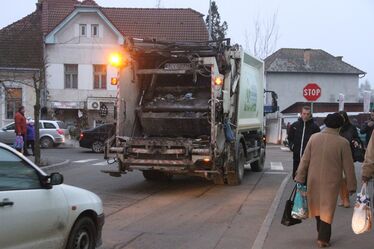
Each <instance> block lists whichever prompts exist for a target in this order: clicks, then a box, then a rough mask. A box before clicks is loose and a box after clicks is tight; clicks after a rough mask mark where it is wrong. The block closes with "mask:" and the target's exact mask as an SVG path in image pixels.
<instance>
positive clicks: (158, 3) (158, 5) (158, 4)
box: [156, 0, 161, 8]
mask: <svg viewBox="0 0 374 249" xmlns="http://www.w3.org/2000/svg"><path fill="white" fill-rule="evenodd" d="M156 7H157V8H160V7H161V0H158V1H157V5H156Z"/></svg>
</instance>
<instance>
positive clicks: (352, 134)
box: [338, 111, 362, 208]
mask: <svg viewBox="0 0 374 249" xmlns="http://www.w3.org/2000/svg"><path fill="white" fill-rule="evenodd" d="M339 114H340V115H342V117H343V119H344V124H343V126H342V127H341V129H340V131H339V134H340V136H342V137H344V138H345V139H347V141H348V142H349V145H350V147H351V153H352V158H354V149H355V148H356V147H357V146H361V145H362V142H361V140H360V137H359V136H358V132H357V128H356V126H354V125H353V124H352V123H351V121H350V120H349V117H348V114H347V113H346V112H345V111H340V112H339ZM339 195H340V200H341V202H340V203H339V204H338V206H340V207H345V208H349V207H350V202H349V192H348V188H347V181H346V178H345V175H344V174H343V179H342V184H341V185H340V192H339Z"/></svg>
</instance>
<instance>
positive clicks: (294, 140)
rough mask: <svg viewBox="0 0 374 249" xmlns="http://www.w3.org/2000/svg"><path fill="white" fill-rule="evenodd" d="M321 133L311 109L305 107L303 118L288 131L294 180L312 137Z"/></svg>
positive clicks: (302, 111) (302, 113)
mask: <svg viewBox="0 0 374 249" xmlns="http://www.w3.org/2000/svg"><path fill="white" fill-rule="evenodd" d="M320 131H321V130H320V129H319V127H318V125H316V124H315V123H314V120H313V118H312V113H311V110H310V107H309V106H304V107H303V108H302V109H301V117H300V118H299V119H298V120H297V121H296V122H294V123H293V124H292V125H291V126H290V128H289V130H288V143H289V145H290V149H291V151H292V152H293V171H292V177H293V178H295V174H296V170H297V167H298V166H299V163H300V158H301V156H302V155H303V154H304V150H305V147H306V144H307V143H308V141H309V138H310V136H311V135H312V134H314V133H317V132H320Z"/></svg>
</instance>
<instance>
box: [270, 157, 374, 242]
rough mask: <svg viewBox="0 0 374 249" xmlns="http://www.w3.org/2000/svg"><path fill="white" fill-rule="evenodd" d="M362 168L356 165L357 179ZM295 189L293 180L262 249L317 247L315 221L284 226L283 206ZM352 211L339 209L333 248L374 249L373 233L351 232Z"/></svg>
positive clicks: (333, 227)
mask: <svg viewBox="0 0 374 249" xmlns="http://www.w3.org/2000/svg"><path fill="white" fill-rule="evenodd" d="M360 167H361V164H357V165H356V175H357V176H358V177H359V176H361V173H360ZM357 182H358V186H357V191H359V190H360V189H361V181H360V180H359V179H358V181H357ZM293 186H294V182H293V180H290V181H289V182H288V184H287V186H286V188H285V190H284V192H283V195H282V199H281V201H280V203H279V206H278V208H277V211H276V213H275V216H274V219H273V221H272V224H271V227H270V229H269V231H268V234H267V237H266V240H265V243H264V246H263V249H290V248H297V249H304V248H305V249H306V248H318V247H317V243H316V240H317V231H316V224H315V220H314V219H307V220H304V221H303V222H302V223H301V224H297V225H294V226H290V227H286V226H283V225H281V223H280V222H281V218H282V215H283V210H284V205H285V202H286V200H287V199H288V198H289V195H290V193H291V191H292V188H293ZM372 191H373V187H372V184H370V186H369V193H370V194H371V196H372ZM350 199H351V206H353V203H354V201H355V196H352V197H351V198H350ZM352 214H353V207H351V208H341V207H337V208H336V211H335V218H334V221H333V224H332V236H331V248H338V249H348V248H349V249H351V248H359V249H372V248H373V247H374V231H370V232H368V233H364V234H360V235H356V234H354V233H353V231H352V228H351V220H352Z"/></svg>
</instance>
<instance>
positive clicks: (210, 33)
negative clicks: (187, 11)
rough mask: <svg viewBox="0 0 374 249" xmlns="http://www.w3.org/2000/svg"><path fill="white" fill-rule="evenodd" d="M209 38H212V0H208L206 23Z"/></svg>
mask: <svg viewBox="0 0 374 249" xmlns="http://www.w3.org/2000/svg"><path fill="white" fill-rule="evenodd" d="M208 32H209V39H212V0H209V25H208Z"/></svg>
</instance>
